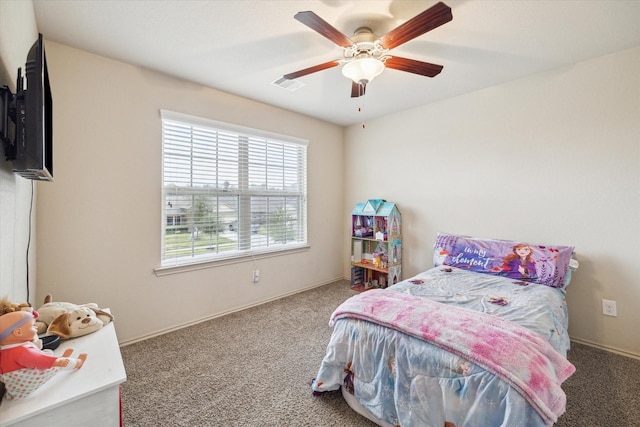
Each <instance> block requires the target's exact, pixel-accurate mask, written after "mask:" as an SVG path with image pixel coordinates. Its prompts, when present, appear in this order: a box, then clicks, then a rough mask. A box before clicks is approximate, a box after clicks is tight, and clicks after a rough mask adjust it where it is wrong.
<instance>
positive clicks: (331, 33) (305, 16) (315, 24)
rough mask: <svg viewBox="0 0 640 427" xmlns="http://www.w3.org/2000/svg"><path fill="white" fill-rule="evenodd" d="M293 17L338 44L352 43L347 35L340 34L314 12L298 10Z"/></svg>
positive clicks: (348, 44) (347, 44) (351, 44)
mask: <svg viewBox="0 0 640 427" xmlns="http://www.w3.org/2000/svg"><path fill="white" fill-rule="evenodd" d="M294 18H295V19H297V20H298V21H300V22H302V23H303V24H304V25H306V26H307V27H309V28H311V29H312V30H314V31H316V32H317V33H319V34H320V35H321V36H324V37H326V38H328V39H329V40H331V41H332V42H334V43H335V44H337V45H338V46H342V47H351V46H353V45H354V43H353V41H352V40H351V39H350V38H349V37H347V36H345V35H344V34H342V33H341V32H340V31H338V30H337V29H336V28H335V27H333V26H332V25H331V24H329V23H328V22H327V21H325V20H324V19H322V18H320V17H319V16H318V15H316V14H315V13H314V12H311V11H306V12H298V13H296V14H295V16H294Z"/></svg>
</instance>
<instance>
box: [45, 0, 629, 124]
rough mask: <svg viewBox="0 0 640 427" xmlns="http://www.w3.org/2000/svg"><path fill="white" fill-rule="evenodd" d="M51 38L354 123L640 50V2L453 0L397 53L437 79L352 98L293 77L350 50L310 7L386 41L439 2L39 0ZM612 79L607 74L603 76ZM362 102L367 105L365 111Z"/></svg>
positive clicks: (328, 74) (340, 25) (377, 87)
mask: <svg viewBox="0 0 640 427" xmlns="http://www.w3.org/2000/svg"><path fill="white" fill-rule="evenodd" d="M33 3H34V8H35V14H36V20H37V25H38V30H39V31H40V32H41V33H43V35H44V37H45V39H46V40H52V41H55V42H58V43H61V44H65V45H68V46H72V47H75V48H78V49H82V50H85V51H88V52H92V53H96V54H98V55H102V56H105V57H109V58H113V59H116V60H120V61H124V62H127V63H130V64H135V65H139V66H143V67H147V68H150V69H154V70H157V71H161V72H163V73H166V74H169V75H173V76H176V77H180V78H183V79H186V80H190V81H193V82H196V83H199V84H202V85H205V86H209V87H212V88H215V89H219V90H222V91H225V92H228V93H232V94H236V95H239V96H242V97H246V98H250V99H254V100H257V101H261V102H264V103H267V104H271V105H275V106H278V107H282V108H285V109H288V110H292V111H296V112H300V113H303V114H306V115H309V116H313V117H317V118H319V119H322V120H325V121H328V122H331V123H335V124H338V125H349V124H354V123H359V122H361V121H363V120H365V119H372V118H375V117H378V116H382V115H386V114H390V113H394V112H398V111H402V110H405V109H409V108H413V107H416V106H418V105H423V104H427V103H430V102H434V101H438V100H442V99H446V98H449V97H453V96H457V95H460V94H464V93H468V92H472V91H476V90H479V89H482V88H485V87H489V86H493V85H496V84H500V83H503V82H507V81H510V80H514V79H519V78H522V77H524V76H527V75H531V74H535V73H540V72H543V71H546V70H551V69H554V68H558V67H563V66H567V65H569V64H573V63H576V62H580V61H583V60H586V59H589V58H594V57H598V56H602V55H605V54H608V53H613V52H617V51H621V50H624V49H627V48H631V47H634V46H638V45H640V1H638V0H623V1H620V0H604V1H597V0H582V1H579V0H571V1H563V0H548V1H545V0H533V1H529V0H519V1H508V0H499V1H489V0H456V1H452V0H445V3H446V4H447V5H449V6H450V7H451V9H452V13H453V21H451V22H449V23H446V24H444V25H443V26H441V27H438V28H436V29H434V30H433V31H430V32H428V33H426V34H424V35H422V36H420V37H417V38H415V39H413V40H411V41H409V42H407V43H405V44H403V45H401V46H399V47H397V48H395V49H393V50H392V54H394V55H397V56H402V57H407V58H412V59H417V60H420V61H425V62H432V63H436V64H440V65H443V66H444V69H443V71H442V73H441V74H440V75H438V76H436V77H434V78H428V77H422V76H418V75H414V74H410V73H406V72H402V71H397V70H392V69H387V70H385V71H384V72H383V73H382V74H381V75H380V76H379V77H377V78H376V79H375V80H374V81H372V82H371V83H370V84H369V85H368V86H367V94H366V95H365V96H364V97H362V98H351V97H350V91H351V83H350V81H349V80H348V79H347V78H345V77H343V76H342V74H341V73H340V68H339V67H336V68H332V69H329V70H324V71H320V72H317V73H314V74H310V75H307V76H304V77H301V78H300V79H299V80H300V81H301V82H302V83H304V86H303V87H302V88H300V89H298V90H297V91H295V92H290V91H287V90H285V89H283V88H281V87H278V86H275V85H272V84H271V83H272V82H273V81H275V80H276V79H278V78H279V77H281V76H282V75H283V74H286V73H289V72H293V71H298V70H300V69H303V68H307V67H310V66H313V65H317V64H320V63H323V62H327V61H331V60H335V59H339V58H341V57H342V49H341V48H339V47H337V46H335V45H333V43H331V42H330V41H329V40H327V39H326V38H324V37H322V36H321V35H319V34H318V33H316V32H314V31H313V30H311V29H310V28H308V27H306V26H305V25H303V24H301V23H300V22H298V21H296V20H295V19H294V18H293V16H294V15H295V14H296V13H297V12H299V11H303V10H311V11H313V12H315V13H316V14H317V15H319V16H320V17H322V18H323V19H324V20H325V21H327V22H329V23H330V24H331V25H333V26H334V27H335V28H337V29H338V30H340V31H341V32H343V33H344V34H345V35H347V36H351V35H352V34H353V32H354V30H355V29H356V28H358V27H361V26H363V25H364V26H369V27H370V28H371V29H372V30H373V31H374V32H375V33H376V34H377V35H379V36H381V35H384V34H385V33H387V32H388V31H390V30H391V29H393V28H395V27H397V26H398V25H400V24H401V23H403V22H405V21H406V20H408V19H410V18H412V17H413V16H415V15H417V14H418V13H420V12H422V11H423V10H425V9H427V8H429V7H431V6H432V5H434V4H435V3H436V1H433V0H425V1H399V0H395V1H358V0H340V1H328V0H324V1H318V0H305V1H265V0H257V1H249V0H242V1H239V0H236V1H195V0H189V1H175V0H165V1H157V0H156V1H150V0H144V1H143V0H131V1H124V0H122V1H116V0H110V1H106V0H93V1H90V0H82V1H79V0H34V1H33ZM603 78H606V76H603ZM359 109H361V111H358V110H359Z"/></svg>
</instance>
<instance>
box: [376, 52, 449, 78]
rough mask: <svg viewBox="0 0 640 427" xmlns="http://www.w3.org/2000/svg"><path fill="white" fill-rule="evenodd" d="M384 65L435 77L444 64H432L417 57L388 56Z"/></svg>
mask: <svg viewBox="0 0 640 427" xmlns="http://www.w3.org/2000/svg"><path fill="white" fill-rule="evenodd" d="M384 66H385V67H387V68H393V69H394V70H400V71H406V72H408V73H413V74H420V75H421V76H426V77H435V76H437V75H438V74H440V71H442V68H443V67H442V65H437V64H430V63H429V62H422V61H416V60H415V59H407V58H400V57H398V56H392V57H390V58H388V59H387V60H386V61H385V63H384Z"/></svg>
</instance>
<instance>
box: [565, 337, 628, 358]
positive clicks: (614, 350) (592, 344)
mask: <svg viewBox="0 0 640 427" xmlns="http://www.w3.org/2000/svg"><path fill="white" fill-rule="evenodd" d="M570 338H571V341H572V342H575V343H578V344H584V345H588V346H589V347H595V348H599V349H600V350H604V351H608V352H609V353H615V354H619V355H621V356H626V357H630V358H632V359H638V360H640V354H637V353H632V352H630V351H627V350H621V349H619V348H615V347H610V346H606V345H602V344H598V343H595V342H592V341H587V340H583V339H580V338H573V337H570Z"/></svg>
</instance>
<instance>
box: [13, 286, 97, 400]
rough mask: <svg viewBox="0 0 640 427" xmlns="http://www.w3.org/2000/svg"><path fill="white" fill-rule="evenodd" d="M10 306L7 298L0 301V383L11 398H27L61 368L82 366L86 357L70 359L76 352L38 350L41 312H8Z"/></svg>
mask: <svg viewBox="0 0 640 427" xmlns="http://www.w3.org/2000/svg"><path fill="white" fill-rule="evenodd" d="M8 305H9V304H8V302H7V300H6V299H2V300H1V301H0V313H2V314H0V381H1V382H2V383H3V384H4V386H5V392H6V395H7V398H8V399H18V398H21V397H24V396H27V395H28V394H30V393H31V392H33V391H34V390H37V389H38V388H39V387H40V386H41V385H42V384H44V383H45V382H47V381H48V380H49V379H50V378H51V377H53V376H54V375H55V374H57V373H58V372H59V371H60V370H61V369H79V368H80V367H82V365H83V364H84V361H85V360H86V358H87V355H86V354H80V355H79V356H78V358H71V357H69V356H71V354H72V353H73V349H67V350H66V351H65V352H64V354H63V355H62V357H58V356H54V355H52V354H49V353H45V352H43V351H42V350H40V349H39V348H38V347H36V345H35V344H34V343H33V340H34V339H35V338H37V335H36V332H37V331H36V327H35V323H36V319H37V318H38V312H37V311H34V310H14V311H6V309H7V306H8ZM9 308H10V307H9ZM0 398H2V396H0Z"/></svg>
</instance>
